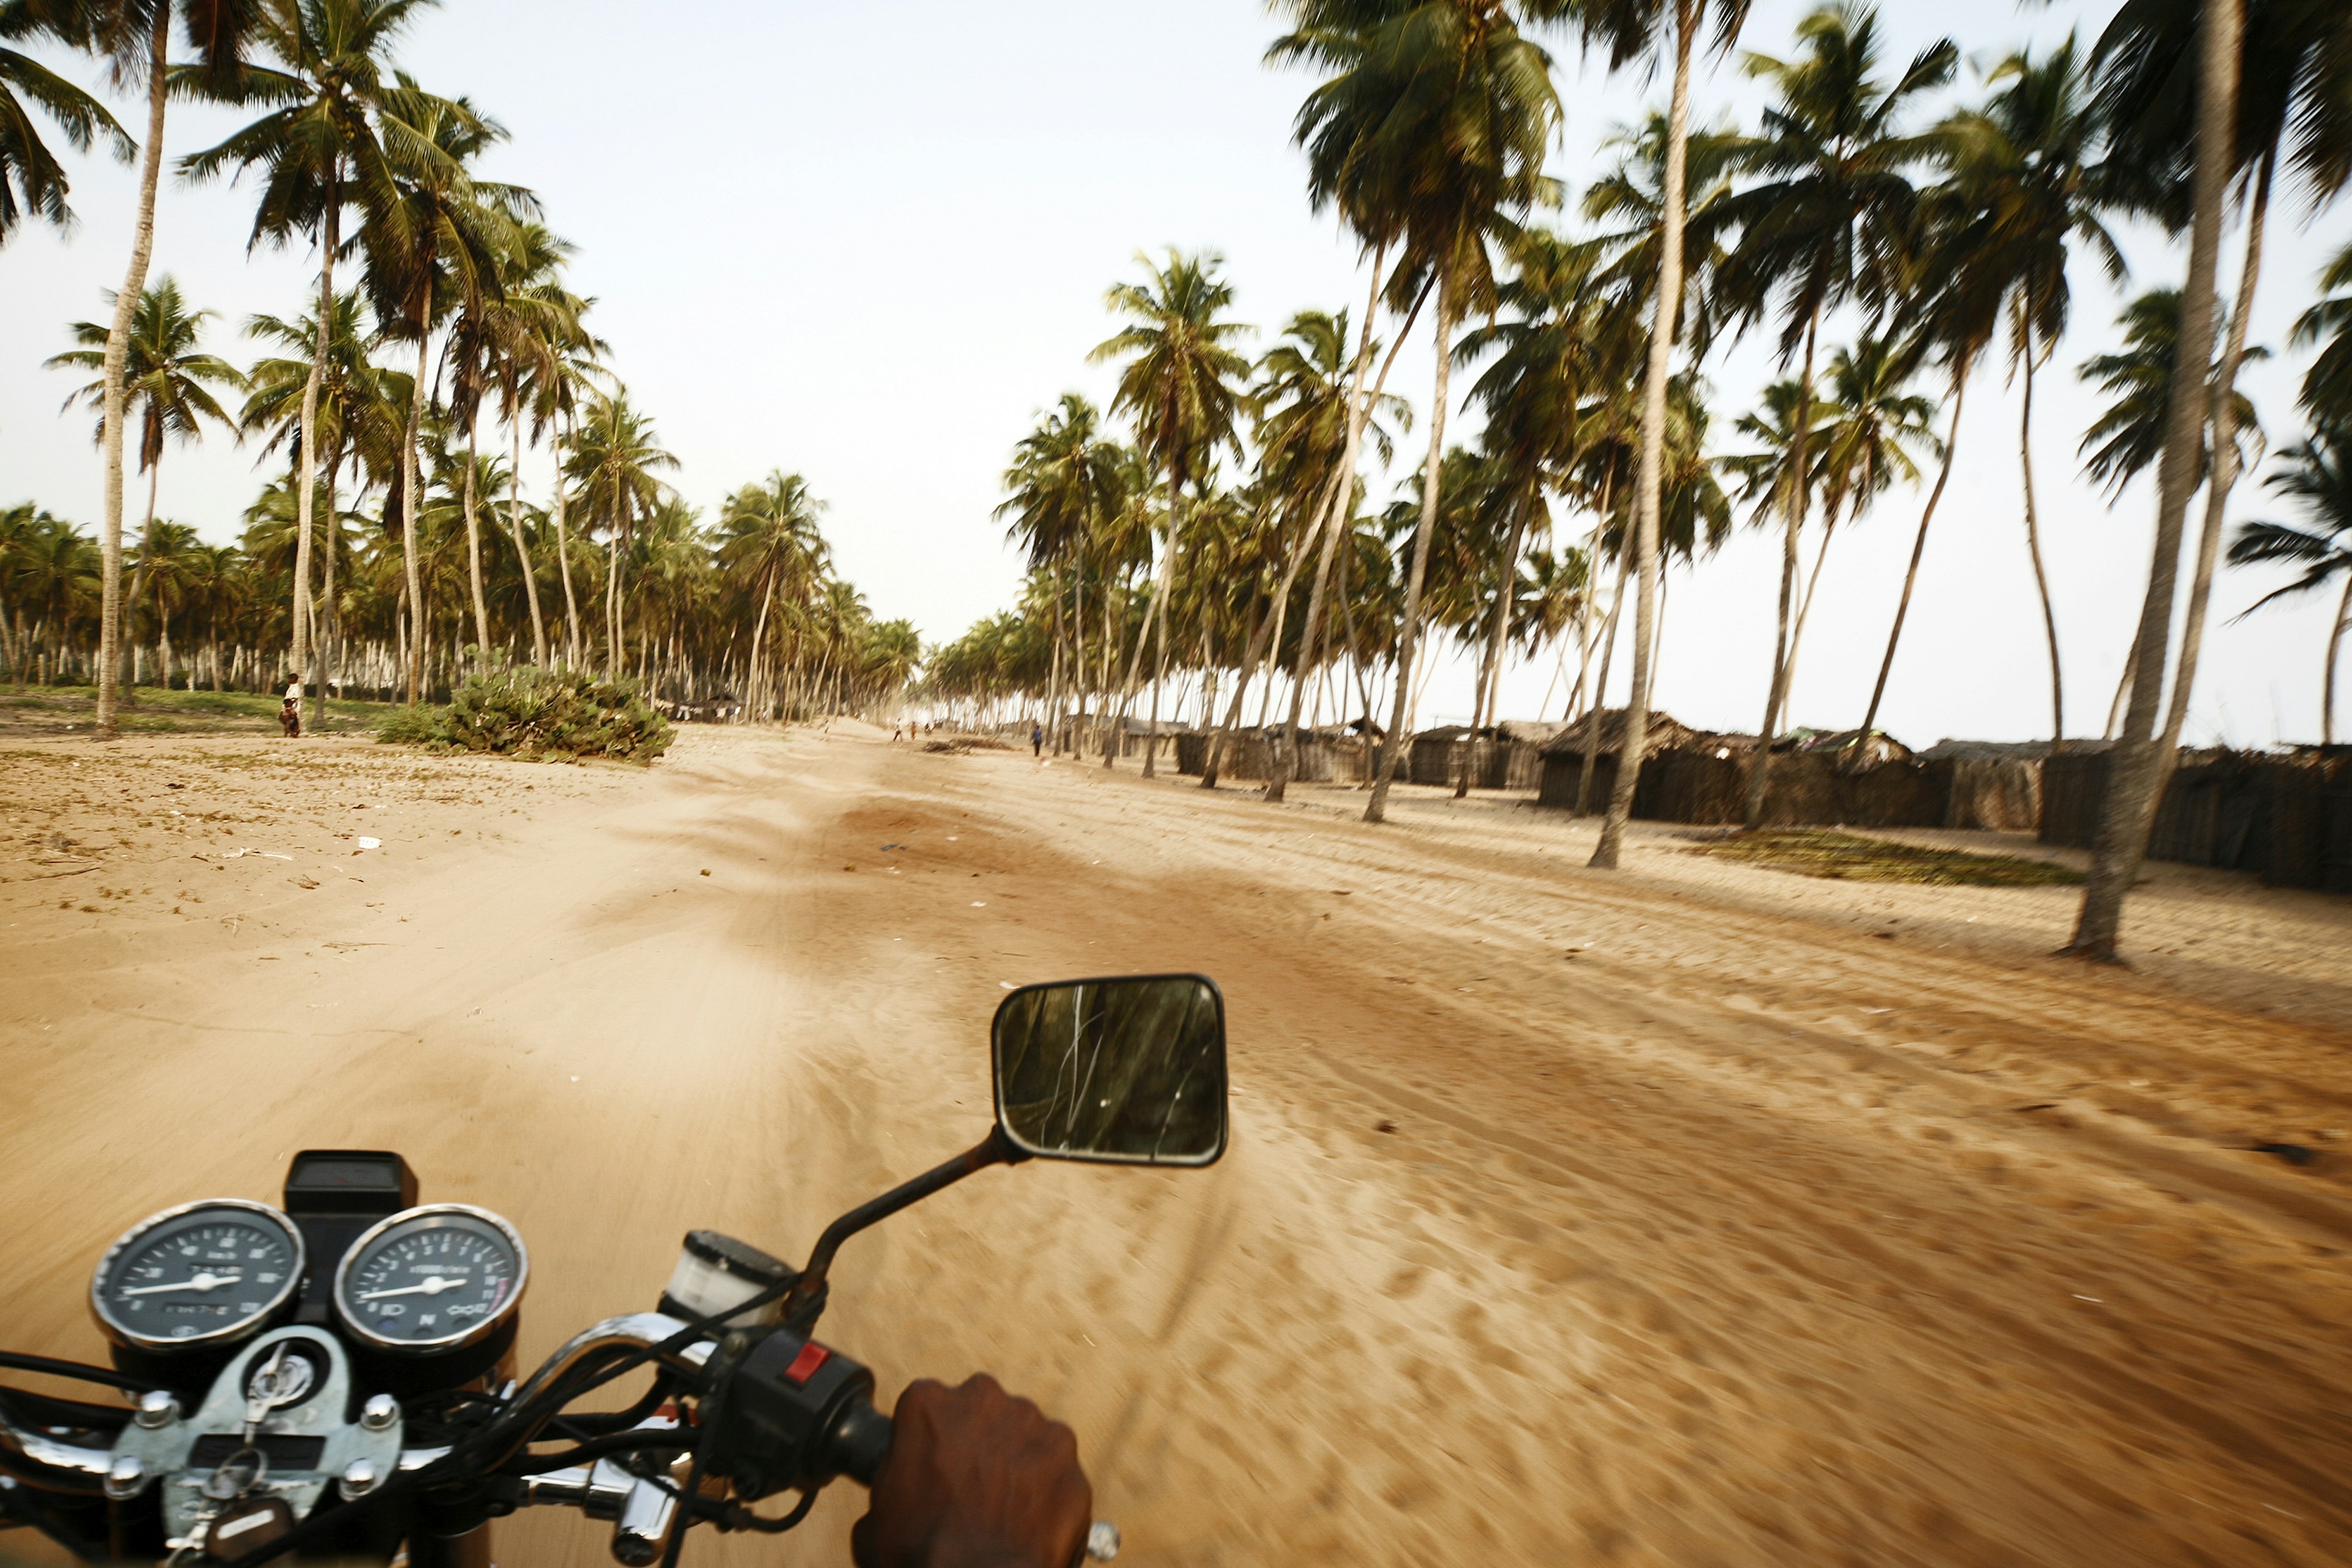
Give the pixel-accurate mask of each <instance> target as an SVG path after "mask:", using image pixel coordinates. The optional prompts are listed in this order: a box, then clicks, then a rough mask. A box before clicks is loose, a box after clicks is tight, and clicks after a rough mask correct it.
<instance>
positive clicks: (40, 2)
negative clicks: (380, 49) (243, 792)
mask: <svg viewBox="0 0 2352 1568" xmlns="http://www.w3.org/2000/svg"><path fill="white" fill-rule="evenodd" d="M255 12H256V5H255V0H176V4H175V0H34V3H26V4H19V5H12V6H11V7H10V12H9V16H10V20H9V23H8V32H9V35H10V36H12V37H20V38H21V37H32V36H36V35H38V34H46V35H47V36H48V37H53V38H55V39H57V40H58V42H60V43H62V44H65V45H67V46H68V47H71V48H77V49H82V50H86V51H88V52H89V53H91V54H95V55H100V56H102V57H104V58H106V59H107V61H108V62H109V64H110V68H111V74H112V76H113V79H114V81H115V83H116V85H117V86H120V87H131V86H135V85H143V86H144V87H145V89H146V91H147V139H146V142H145V143H144V150H143V153H142V157H141V160H140V167H139V205H138V211H137V216H135V218H134V219H133V222H132V225H131V260H130V263H129V265H128V266H127V267H126V268H124V270H123V276H122V287H121V289H117V290H116V291H115V295H114V321H113V323H112V325H111V326H110V328H109V330H108V332H107V339H106V347H105V351H104V353H105V360H104V376H103V381H104V387H105V391H104V394H103V396H102V398H101V400H100V437H99V446H100V448H101V449H102V451H103V453H104V458H103V461H104V505H105V515H104V519H103V521H101V523H100V530H99V555H100V593H101V600H100V611H99V634H98V637H99V643H100V658H99V660H98V665H99V668H98V714H97V719H96V722H95V724H94V725H93V726H92V728H93V731H94V732H95V733H96V735H97V736H98V738H99V739H100V740H102V741H110V740H112V739H114V737H115V732H116V731H115V720H114V707H115V701H116V695H117V687H118V683H119V680H120V679H121V678H120V675H119V674H118V668H117V662H116V659H115V657H114V654H113V652H112V650H113V649H114V648H115V647H117V645H118V644H119V643H120V642H121V617H122V433H123V422H124V420H125V419H126V418H127V417H128V412H127V407H128V398H129V395H130V394H129V391H128V389H127V386H126V384H125V379H124V378H125V368H124V367H125V366H126V364H127V363H129V354H130V342H131V326H132V322H131V316H132V313H133V312H134V311H135V310H137V308H138V306H139V303H140V301H141V300H143V299H144V298H145V297H146V293H147V268H148V264H149V262H150V261H151V260H152V258H153V257H154V254H155V190H156V185H157V183H158V182H159V180H160V179H161V178H162V175H163V110H164V106H165V104H166V103H167V102H168V100H169V98H170V94H171V92H172V90H173V87H174V86H175V85H176V86H177V87H178V88H179V89H180V90H182V91H183V92H186V93H194V94H210V95H214V96H219V95H223V94H226V92H227V91H228V90H229V89H231V87H232V86H233V84H234V82H235V80H236V77H237V76H238V74H239V73H240V72H241V71H242V70H243V68H244V59H243V50H244V47H245V43H246V39H247V34H248V33H249V32H250V30H251V28H252V26H253V23H254V20H255ZM175 19H179V20H184V22H185V24H186V31H187V36H188V42H189V44H190V46H191V47H194V50H195V52H196V61H195V69H194V71H186V72H178V73H175V72H173V69H172V67H171V58H170V57H171V45H172V24H173V21H174V20H175Z"/></svg>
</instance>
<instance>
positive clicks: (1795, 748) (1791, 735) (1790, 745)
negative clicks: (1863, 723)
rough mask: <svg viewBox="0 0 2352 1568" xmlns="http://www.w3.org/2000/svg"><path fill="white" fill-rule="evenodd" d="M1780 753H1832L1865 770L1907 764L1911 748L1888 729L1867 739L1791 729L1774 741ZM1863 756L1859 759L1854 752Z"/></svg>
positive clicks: (1844, 733)
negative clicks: (1881, 764)
mask: <svg viewBox="0 0 2352 1568" xmlns="http://www.w3.org/2000/svg"><path fill="white" fill-rule="evenodd" d="M1772 749H1773V750H1774V751H1776V752H1831V753H1832V754H1833V755H1835V756H1838V757H1840V758H1841V759H1843V761H1845V762H1846V763H1849V764H1851V763H1854V762H1856V761H1859V762H1860V763H1862V765H1863V766H1864V767H1876V766H1877V765H1878V764H1879V763H1907V762H1909V761H1910V760H1911V748H1910V747H1908V746H1906V745H1905V744H1904V743H1903V742H1900V741H1898V740H1896V739H1895V737H1894V736H1892V735H1890V734H1888V733H1887V732H1886V731H1884V730H1873V731H1871V732H1870V735H1869V738H1868V739H1867V740H1864V738H1863V733H1862V731H1859V730H1791V731H1789V732H1788V733H1787V734H1785V735H1782V736H1781V737H1780V739H1779V740H1777V741H1775V742H1772ZM1857 751H1858V752H1861V753H1862V754H1861V756H1860V757H1859V758H1858V759H1857V758H1856V757H1855V756H1854V755H1853V753H1854V752H1857Z"/></svg>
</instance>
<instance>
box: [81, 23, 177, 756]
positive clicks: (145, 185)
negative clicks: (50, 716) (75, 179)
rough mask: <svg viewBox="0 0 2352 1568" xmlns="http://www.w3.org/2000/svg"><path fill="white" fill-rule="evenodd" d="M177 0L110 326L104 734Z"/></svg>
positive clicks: (112, 698)
mask: <svg viewBox="0 0 2352 1568" xmlns="http://www.w3.org/2000/svg"><path fill="white" fill-rule="evenodd" d="M172 17H173V7H172V6H170V5H158V6H156V7H155V16H154V25H153V27H152V30H151V31H150V33H149V35H148V39H147V145H146V147H145V149H144V156H143V157H142V159H141V160H140V165H139V216H138V219H137V222H136V224H135V225H134V226H133V228H132V230H131V265H130V266H129V267H128V268H125V269H124V271H123V275H122V291H121V293H119V294H117V295H116V296H115V297H114V321H113V323H112V324H111V325H110V327H109V328H108V329H107V333H106V390H105V393H104V401H103V403H102V405H101V407H102V409H103V413H102V414H101V416H100V446H101V447H103V448H104V451H105V457H104V463H105V487H106V498H105V508H106V510H105V523H104V525H103V527H102V528H101V530H100V533H99V542H98V549H99V616H98V620H99V626H98V647H99V657H98V659H97V664H98V717H97V722H96V724H95V725H94V726H93V729H94V730H95V731H96V733H97V736H98V738H99V739H100V740H101V741H111V740H113V739H114V737H115V734H116V728H115V719H114V708H115V702H116V700H117V697H118V687H119V683H120V681H121V670H119V669H118V668H116V665H115V660H114V649H115V648H116V647H118V646H119V645H120V643H121V637H122V421H123V418H124V416H125V414H126V413H127V412H128V407H129V403H130V396H129V390H130V389H129V388H128V387H127V386H126V385H125V384H124V371H125V368H126V366H127V365H128V363H129V362H130V357H131V317H132V315H133V314H134V313H135V312H136V311H137V310H138V309H139V297H140V296H141V295H142V294H143V293H145V292H146V289H147V264H148V262H149V261H150V260H151V259H152V258H153V257H154V254H155V186H156V183H157V181H158V180H159V179H160V178H161V177H162V174H163V105H164V100H165V98H166V95H167V91H168V85H169V84H168V82H167V80H166V71H167V68H168V61H167V58H166V57H167V56H168V55H169V54H170V52H171V47H172Z"/></svg>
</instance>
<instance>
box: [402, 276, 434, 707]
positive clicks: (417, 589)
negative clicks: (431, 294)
mask: <svg viewBox="0 0 2352 1568" xmlns="http://www.w3.org/2000/svg"><path fill="white" fill-rule="evenodd" d="M415 326H416V380H415V384H414V386H413V387H412V388H411V390H410V393H409V397H408V433H407V436H406V437H405V438H404V439H403V440H402V442H401V446H400V477H401V487H400V513H401V522H400V555H401V573H402V575H403V576H404V578H405V579H406V582H407V586H408V658H407V665H408V670H407V674H408V705H409V706H410V707H411V708H414V707H415V706H416V704H417V702H418V701H419V700H420V699H421V697H422V692H423V687H424V684H425V618H424V617H425V579H424V577H423V576H422V574H421V571H422V569H421V567H420V566H419V564H418V562H417V559H416V556H417V551H418V548H419V546H420V543H421V540H420V537H419V532H418V530H419V520H420V519H421V518H422V517H423V515H424V510H425V509H424V506H423V505H422V498H421V497H420V496H419V495H418V494H417V491H418V489H420V488H421V486H420V484H419V481H418V477H417V472H416V469H417V453H416V444H417V442H418V441H420V440H422V439H423V438H424V435H425V371H426V370H427V369H428V368H429V366H428V364H427V362H426V359H425V353H426V351H427V350H428V349H429V348H431V346H432V336H433V334H432V304H431V301H430V300H426V301H425V303H424V305H423V307H422V308H421V309H419V310H418V311H417V312H416V319H415Z"/></svg>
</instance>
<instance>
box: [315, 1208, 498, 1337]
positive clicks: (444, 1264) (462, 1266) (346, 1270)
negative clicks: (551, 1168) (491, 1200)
mask: <svg viewBox="0 0 2352 1568" xmlns="http://www.w3.org/2000/svg"><path fill="white" fill-rule="evenodd" d="M529 1282H530V1254H529V1253H528V1252H526V1251H525V1250H524V1249H523V1245H522V1237H520V1235H519V1234H517V1233H516V1231H515V1227H514V1226H510V1225H509V1224H508V1223H507V1222H506V1221H505V1220H503V1219H500V1218H499V1216H498V1215H494V1214H492V1213H491V1212H490V1211H489V1210H488V1209H478V1208H473V1207H469V1206H468V1205H465V1204H427V1205H425V1206H424V1207H422V1208H413V1209H404V1210H403V1211H402V1212H400V1213H399V1214H396V1215H392V1216H390V1217H389V1218H387V1219H382V1220H378V1221H377V1222H376V1223H375V1224H374V1225H373V1226H370V1227H369V1229H368V1230H367V1232H366V1233H365V1234H364V1235H362V1237H360V1238H359V1239H358V1240H357V1241H354V1242H352V1245H351V1249H350V1250H349V1251H348V1252H345V1253H344V1254H343V1260H342V1263H341V1265H340V1266H339V1267H338V1268H336V1269H335V1317H336V1320H337V1321H339V1322H340V1323H341V1325H342V1327H343V1328H344V1329H345V1330H346V1331H348V1332H349V1333H350V1334H351V1335H352V1337H353V1338H355V1339H357V1340H358V1341H360V1342H362V1344H366V1345H370V1346H373V1348H375V1349H377V1350H383V1351H406V1352H429V1351H447V1350H456V1349H458V1348H460V1347H462V1346H465V1345H470V1344H473V1343H475V1342H478V1341H479V1340H481V1339H483V1338H485V1337H486V1336H487V1335H488V1334H489V1333H490V1332H491V1331H493V1330H494V1329H496V1328H498V1326H499V1324H501V1323H503V1322H505V1321H508V1320H509V1318H511V1317H513V1316H514V1311H515V1309H516V1307H517V1306H519V1305H520V1303H521V1301H522V1291H523V1287H524V1286H525V1285H526V1284H528V1283H529Z"/></svg>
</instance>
